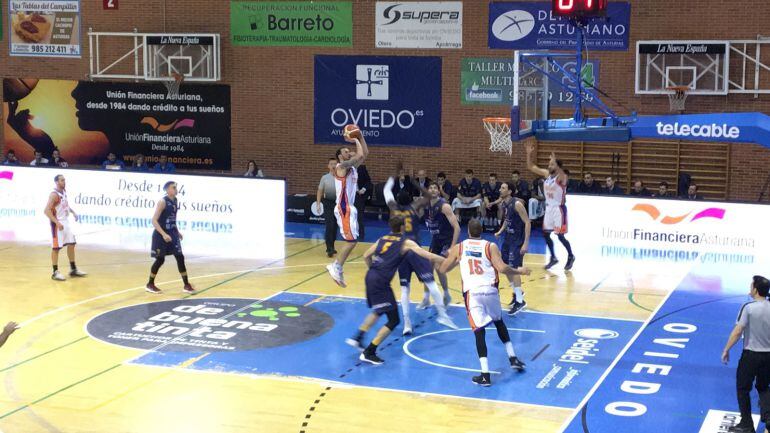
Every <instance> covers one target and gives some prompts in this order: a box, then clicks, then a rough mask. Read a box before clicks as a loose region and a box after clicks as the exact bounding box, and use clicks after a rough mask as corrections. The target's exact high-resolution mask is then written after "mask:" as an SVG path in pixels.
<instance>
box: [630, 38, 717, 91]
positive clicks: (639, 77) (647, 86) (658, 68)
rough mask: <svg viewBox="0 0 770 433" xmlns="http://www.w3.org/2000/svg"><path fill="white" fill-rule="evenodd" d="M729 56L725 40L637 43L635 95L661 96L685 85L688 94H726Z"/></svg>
mask: <svg viewBox="0 0 770 433" xmlns="http://www.w3.org/2000/svg"><path fill="white" fill-rule="evenodd" d="M729 56H730V43H729V42H728V41H684V40H663V41H638V42H637V43H636V80H635V83H636V86H635V87H636V94H638V95H644V94H647V95H663V94H669V93H671V91H670V90H668V88H670V87H675V86H686V87H689V88H690V91H689V92H688V93H690V94H692V95H726V94H727V92H728V77H729V70H728V67H729V63H730V59H729Z"/></svg>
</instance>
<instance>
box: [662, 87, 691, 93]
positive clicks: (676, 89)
mask: <svg viewBox="0 0 770 433" xmlns="http://www.w3.org/2000/svg"><path fill="white" fill-rule="evenodd" d="M666 90H671V91H672V92H676V93H687V92H689V91H690V90H692V89H690V86H671V87H666Z"/></svg>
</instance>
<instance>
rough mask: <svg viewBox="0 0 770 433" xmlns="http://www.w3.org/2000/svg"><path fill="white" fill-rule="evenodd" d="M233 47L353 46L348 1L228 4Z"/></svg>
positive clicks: (350, 11)
mask: <svg viewBox="0 0 770 433" xmlns="http://www.w3.org/2000/svg"><path fill="white" fill-rule="evenodd" d="M230 33H231V34H232V38H231V41H232V43H233V45H236V46H325V47H352V46H353V4H352V3H351V2H349V1H312V2H308V1H231V2H230Z"/></svg>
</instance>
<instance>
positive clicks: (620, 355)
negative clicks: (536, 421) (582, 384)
mask: <svg viewBox="0 0 770 433" xmlns="http://www.w3.org/2000/svg"><path fill="white" fill-rule="evenodd" d="M695 264H696V263H695V262H693V263H692V264H691V265H690V267H689V268H687V272H685V273H684V275H682V278H681V279H680V280H679V282H678V283H677V284H676V285H675V286H674V287H673V288H672V289H671V290H670V291H669V292H668V294H667V295H666V297H665V298H663V300H662V301H661V302H660V304H658V306H657V307H656V308H655V311H653V312H652V313H650V316H649V317H648V318H647V320H645V321H644V323H643V324H642V326H640V327H639V330H638V331H636V334H634V336H633V337H631V339H630V340H628V343H627V344H626V346H625V347H624V348H623V350H621V351H620V353H618V356H616V357H615V359H614V360H612V363H611V364H610V365H609V367H607V369H606V370H605V371H604V373H603V374H602V375H601V376H600V377H599V380H597V381H596V383H595V384H594V386H593V387H592V388H591V389H590V390H589V391H588V394H586V396H585V397H584V398H583V400H582V401H581V402H580V404H578V406H577V407H576V408H575V410H574V411H573V412H572V415H570V416H569V418H567V419H566V420H565V421H564V424H562V426H561V429H559V431H560V432H562V433H563V432H564V431H565V430H567V427H569V425H570V423H572V420H574V419H575V417H576V416H577V415H578V414H579V413H580V411H581V410H582V409H583V407H584V406H585V405H586V404H587V403H588V400H590V399H591V397H593V395H594V394H595V393H596V391H597V390H598V389H599V386H600V385H601V384H602V383H603V382H604V379H606V378H607V376H609V374H610V373H611V372H612V370H613V369H614V368H615V366H616V365H618V362H620V359H621V358H623V355H625V354H626V352H627V351H628V349H630V348H631V346H632V345H633V344H634V343H635V342H636V339H637V338H639V336H640V335H642V332H643V331H644V330H645V329H647V326H649V324H650V321H652V319H653V318H654V317H655V316H656V315H657V314H658V311H660V309H661V308H663V306H664V305H665V304H666V301H668V298H670V297H671V295H672V294H673V293H674V291H675V290H676V288H677V287H679V285H680V284H682V281H683V280H684V279H685V278H686V277H687V275H689V274H690V271H691V270H692V268H694V267H695Z"/></svg>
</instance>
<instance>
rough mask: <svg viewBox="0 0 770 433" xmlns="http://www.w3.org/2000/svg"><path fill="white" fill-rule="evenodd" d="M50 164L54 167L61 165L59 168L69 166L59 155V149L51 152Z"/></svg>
mask: <svg viewBox="0 0 770 433" xmlns="http://www.w3.org/2000/svg"><path fill="white" fill-rule="evenodd" d="M51 165H52V166H54V167H61V168H67V167H69V166H70V165H69V164H68V163H67V161H65V160H64V158H62V157H61V153H60V152H59V149H54V150H53V152H51Z"/></svg>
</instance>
